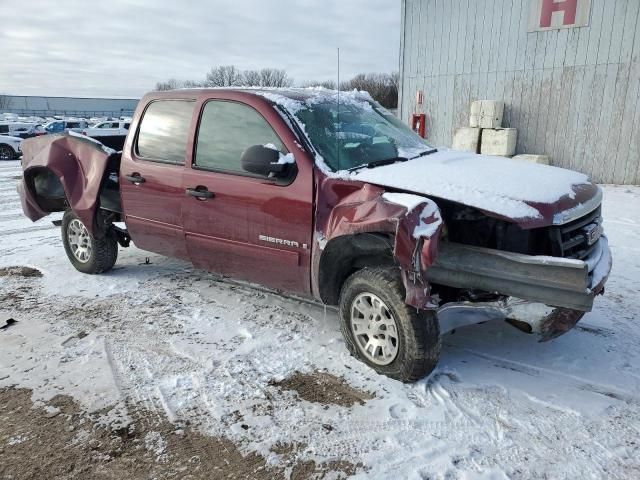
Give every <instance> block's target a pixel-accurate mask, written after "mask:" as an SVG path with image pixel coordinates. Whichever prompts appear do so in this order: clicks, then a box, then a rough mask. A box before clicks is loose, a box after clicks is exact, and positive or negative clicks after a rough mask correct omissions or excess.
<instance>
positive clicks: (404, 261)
mask: <svg viewBox="0 0 640 480" xmlns="http://www.w3.org/2000/svg"><path fill="white" fill-rule="evenodd" d="M317 178H318V189H317V191H318V199H317V202H318V203H317V204H318V207H317V213H316V216H317V227H316V229H317V231H318V233H319V235H321V237H322V240H323V241H324V242H326V241H330V240H333V239H335V238H337V237H340V236H343V235H353V234H360V233H367V232H369V233H388V234H390V235H392V237H393V239H394V248H393V254H394V257H395V259H396V261H397V262H398V265H399V266H400V268H401V269H402V272H403V281H404V283H405V288H406V291H407V296H406V299H405V301H406V302H407V304H409V305H412V306H415V307H416V308H427V307H429V306H430V304H431V302H430V299H429V291H428V285H427V284H426V282H425V281H424V280H423V272H424V271H425V270H426V269H427V268H428V267H429V266H431V264H432V263H433V261H434V260H435V257H436V254H437V248H438V241H439V238H440V232H441V229H442V222H441V220H440V219H439V218H436V217H435V216H432V217H430V218H428V219H424V221H425V223H437V225H438V226H437V229H436V230H435V232H434V235H433V236H431V237H429V238H420V239H415V238H413V232H414V229H415V227H416V225H418V224H419V223H420V213H421V212H422V210H423V209H424V207H425V205H426V204H428V203H431V204H433V205H435V204H434V203H433V201H431V200H429V199H428V198H425V199H424V202H422V203H420V204H419V205H417V206H416V207H415V208H414V209H413V210H411V211H407V208H406V207H404V206H402V205H398V204H395V203H391V202H388V201H386V200H385V199H384V198H383V197H382V194H383V193H384V192H385V190H384V188H382V187H378V186H375V185H370V184H366V183H360V182H352V181H347V180H337V179H334V178H328V177H326V176H325V175H323V174H322V173H320V172H318V173H317ZM436 210H437V208H436ZM318 240H319V239H318ZM321 256H322V250H321V248H320V245H319V242H318V241H316V242H314V258H313V273H312V280H313V282H314V284H313V287H314V288H313V292H314V295H315V296H316V297H318V298H319V297H320V292H319V285H318V278H319V276H320V275H319V273H320V272H319V270H320V258H321Z"/></svg>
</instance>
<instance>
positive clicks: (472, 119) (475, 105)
mask: <svg viewBox="0 0 640 480" xmlns="http://www.w3.org/2000/svg"><path fill="white" fill-rule="evenodd" d="M480 111H481V102H480V101H479V100H476V101H475V102H471V113H470V114H469V126H470V127H474V128H478V127H479V126H480Z"/></svg>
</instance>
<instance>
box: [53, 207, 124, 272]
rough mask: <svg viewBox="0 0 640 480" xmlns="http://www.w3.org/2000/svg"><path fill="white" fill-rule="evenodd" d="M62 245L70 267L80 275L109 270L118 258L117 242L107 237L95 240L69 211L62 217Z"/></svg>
mask: <svg viewBox="0 0 640 480" xmlns="http://www.w3.org/2000/svg"><path fill="white" fill-rule="evenodd" d="M62 243H63V244H64V250H65V252H67V257H68V258H69V260H70V261H71V263H72V265H73V266H74V267H75V268H76V270H78V271H79V272H82V273H91V274H94V273H103V272H107V271H109V270H111V268H112V267H113V265H114V264H115V263H116V259H117V258H118V242H117V241H116V239H115V238H112V237H110V236H108V235H105V236H103V237H102V238H96V237H94V236H93V235H91V233H90V232H89V230H88V229H87V227H86V226H85V224H84V223H82V221H81V220H80V219H79V218H78V216H77V215H76V214H75V213H73V212H72V211H71V210H67V211H66V212H65V213H64V216H63V217H62Z"/></svg>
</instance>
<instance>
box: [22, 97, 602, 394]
mask: <svg viewBox="0 0 640 480" xmlns="http://www.w3.org/2000/svg"><path fill="white" fill-rule="evenodd" d="M23 150H24V155H23V160H22V166H23V170H24V172H23V178H22V181H21V183H20V185H19V192H20V195H21V198H22V206H23V210H24V212H25V214H26V215H27V216H28V217H29V218H31V219H32V220H34V221H35V220H37V219H39V218H42V217H43V216H45V215H47V214H49V213H50V212H55V211H64V212H65V213H64V217H63V220H62V222H61V225H62V240H63V244H64V248H65V250H66V253H67V256H68V257H69V260H70V261H71V263H73V265H74V266H75V268H76V269H77V270H79V271H80V272H84V273H102V272H106V271H108V270H109V269H110V268H111V267H112V266H113V265H114V263H115V261H116V257H117V255H118V245H120V246H122V247H126V246H128V245H129V243H130V241H133V242H134V243H135V244H136V246H137V247H139V248H141V249H144V250H148V251H152V252H156V253H159V254H163V255H168V256H172V257H178V258H182V259H185V260H189V261H191V262H192V263H193V264H194V265H195V266H196V267H198V268H202V269H206V270H210V271H214V272H218V273H220V274H223V275H227V276H230V277H234V278H238V279H242V280H246V281H249V282H254V283H259V284H262V285H264V286H267V287H269V288H272V289H274V290H278V291H286V292H292V293H295V294H297V295H303V296H308V297H312V298H314V299H316V300H319V301H321V302H323V303H325V304H328V305H337V306H339V310H340V317H341V326H342V333H343V334H344V338H345V343H346V345H347V348H348V349H349V351H350V352H351V353H352V354H353V355H354V356H356V357H357V358H359V359H360V360H362V361H364V362H366V363H367V364H368V365H370V366H371V367H372V368H373V369H374V370H376V371H377V372H379V373H382V374H385V375H388V376H390V377H392V378H396V379H398V380H401V381H415V380H417V379H419V378H421V377H423V376H424V375H426V374H428V373H429V372H430V371H431V370H433V368H434V366H435V365H436V362H437V359H438V356H439V353H440V346H441V342H440V336H441V335H442V334H443V333H446V332H449V331H452V330H453V329H455V328H458V327H460V326H462V325H467V324H472V323H479V322H483V321H486V320H489V319H502V320H506V321H507V322H509V323H510V324H511V325H513V326H516V327H518V328H520V329H521V330H524V331H526V332H529V333H535V334H538V335H539V336H540V338H541V339H542V340H548V339H550V338H553V337H556V336H558V335H560V334H562V333H564V332H565V331H567V330H569V329H570V328H572V327H573V326H574V325H575V324H576V322H577V321H578V320H579V319H580V318H581V317H582V316H583V315H584V313H585V312H588V311H590V310H591V308H592V305H593V301H594V297H595V296H596V295H597V294H600V293H602V292H603V291H604V284H605V281H606V279H607V277H608V274H609V271H610V269H611V254H610V251H609V247H608V245H607V239H606V237H605V236H604V235H603V230H602V220H601V215H600V207H601V200H602V193H601V190H600V189H599V188H598V187H597V186H595V185H593V184H592V183H590V182H589V180H588V178H587V177H586V176H584V175H582V174H579V173H576V172H572V171H568V170H563V169H560V168H555V167H549V166H543V165H535V164H527V163H519V162H517V161H513V160H510V159H507V158H500V157H486V156H480V155H475V154H470V153H464V152H456V151H451V150H448V149H435V148H433V147H432V146H430V145H428V144H427V143H426V142H425V141H424V140H423V139H422V138H420V137H419V136H418V135H416V134H414V133H413V132H412V131H411V130H410V129H409V128H408V127H407V126H406V125H405V124H404V123H402V122H401V121H399V120H398V119H397V118H395V117H394V116H393V115H392V114H390V113H389V112H388V111H386V110H385V109H384V108H382V107H381V106H380V105H379V104H377V103H376V102H374V101H373V100H372V99H371V97H370V96H369V95H368V94H366V93H362V92H335V91H329V90H321V89H284V90H280V89H274V90H271V89H262V90H259V89H194V90H177V91H169V92H153V93H150V94H148V95H146V96H145V97H144V98H143V99H142V100H141V101H140V104H139V105H138V108H137V111H136V113H135V115H134V118H133V121H132V123H131V128H130V130H129V134H128V136H127V138H126V141H125V143H124V146H123V149H122V151H121V152H115V151H112V150H109V149H107V148H105V147H104V146H102V145H100V144H99V143H96V142H94V141H92V140H91V139H88V138H82V137H79V136H77V135H74V134H70V135H58V136H54V135H48V136H45V137H39V138H34V139H29V140H26V141H25V142H24V146H23ZM121 222H124V223H125V225H126V228H123V227H122V223H121ZM116 224H119V225H120V226H117V225H116Z"/></svg>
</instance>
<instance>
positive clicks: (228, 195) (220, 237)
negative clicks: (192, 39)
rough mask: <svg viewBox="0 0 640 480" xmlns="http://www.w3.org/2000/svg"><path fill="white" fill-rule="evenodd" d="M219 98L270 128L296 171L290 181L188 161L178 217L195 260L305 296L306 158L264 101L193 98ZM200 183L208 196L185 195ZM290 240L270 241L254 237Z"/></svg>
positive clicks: (236, 95)
mask: <svg viewBox="0 0 640 480" xmlns="http://www.w3.org/2000/svg"><path fill="white" fill-rule="evenodd" d="M215 99H224V100H232V101H236V102H240V103H243V104H245V105H248V106H250V107H252V108H254V109H255V110H256V111H257V112H258V113H259V114H260V115H262V116H263V117H264V118H265V120H266V121H267V122H268V123H269V124H270V125H271V126H272V128H273V129H274V131H275V133H276V135H277V136H278V137H279V138H280V140H281V141H282V143H283V144H284V145H285V147H286V148H287V150H288V151H289V152H291V153H293V155H294V157H295V159H296V167H297V175H296V176H295V178H294V180H293V181H292V182H291V183H290V184H289V185H277V184H276V183H275V182H274V181H271V180H266V179H261V178H254V177H250V176H241V175H233V174H228V173H221V172H214V171H207V170H202V169H196V168H194V167H192V163H193V162H192V161H191V160H190V159H189V160H188V161H187V165H188V166H187V167H186V168H185V172H184V177H183V200H182V222H183V229H184V235H185V241H186V245H187V250H188V252H189V257H190V258H191V261H192V262H193V263H194V265H196V266H198V267H200V268H204V269H207V270H213V271H216V272H219V273H222V274H225V275H230V276H232V277H234V278H240V279H243V280H247V281H250V282H256V283H261V284H263V285H267V286H269V287H270V288H275V289H279V290H285V291H290V292H296V293H301V294H309V293H310V292H311V283H310V264H311V239H312V232H313V203H312V201H313V183H312V179H313V160H312V159H311V158H310V157H309V155H308V154H307V152H306V151H305V150H304V149H303V148H302V147H301V146H300V145H299V143H298V142H297V140H296V138H295V136H294V134H293V132H291V130H290V128H289V127H288V126H287V125H286V123H285V122H284V121H283V120H282V117H281V116H280V115H279V114H278V113H277V112H276V111H275V110H274V109H273V107H272V106H271V104H269V103H268V102H267V101H266V100H265V99H264V98H262V97H259V96H256V95H250V94H247V93H244V92H225V91H214V92H208V93H206V94H203V95H202V96H201V97H200V98H199V99H198V102H197V106H196V111H201V109H202V108H203V107H204V104H205V103H206V102H207V101H208V100H215ZM195 187H206V188H207V190H209V191H210V192H213V193H214V195H215V196H214V197H213V198H209V199H206V200H200V199H197V198H194V197H190V196H187V195H184V191H185V190H186V189H187V188H195ZM261 236H262V237H263V238H264V237H270V238H274V239H280V240H283V239H284V240H287V241H289V242H295V243H297V245H298V246H293V245H291V246H289V245H285V244H275V243H272V242H267V241H265V240H261V239H260V237H261Z"/></svg>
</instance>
